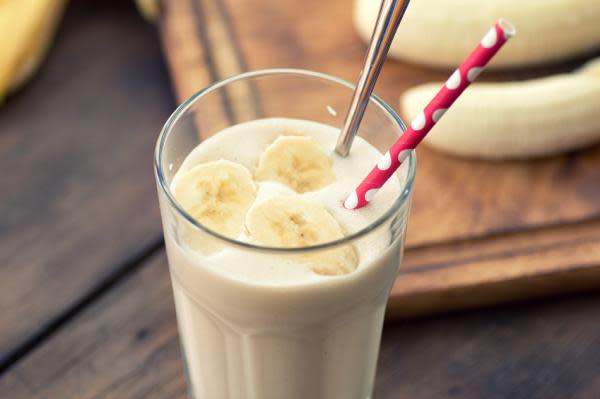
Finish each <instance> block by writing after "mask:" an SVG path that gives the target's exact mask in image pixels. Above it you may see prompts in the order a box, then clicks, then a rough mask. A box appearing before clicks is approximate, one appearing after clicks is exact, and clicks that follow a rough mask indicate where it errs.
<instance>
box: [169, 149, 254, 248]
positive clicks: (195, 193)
mask: <svg viewBox="0 0 600 399" xmlns="http://www.w3.org/2000/svg"><path fill="white" fill-rule="evenodd" d="M172 190H173V195H174V196H175V199H176V200H177V201H178V202H179V204H180V205H181V206H182V207H183V209H184V210H185V211H186V212H187V213H189V214H190V215H191V216H192V217H193V218H194V219H196V220H197V221H198V222H200V223H201V224H203V225H204V226H206V227H208V228H209V229H210V230H213V231H216V232H217V233H220V234H222V235H224V236H227V237H229V238H238V236H239V235H240V233H241V232H242V231H243V229H244V219H245V216H246V212H247V211H248V209H249V208H250V206H251V205H252V203H253V202H254V199H255V197H256V187H255V185H254V181H253V180H252V175H251V174H250V171H248V169H246V168H245V167H244V166H242V165H240V164H237V163H235V162H231V161H226V160H219V161H212V162H207V163H203V164H200V165H196V166H194V167H193V168H191V169H190V170H188V171H186V172H185V173H184V174H183V175H181V176H177V179H176V180H175V181H174V182H173V188H172Z"/></svg>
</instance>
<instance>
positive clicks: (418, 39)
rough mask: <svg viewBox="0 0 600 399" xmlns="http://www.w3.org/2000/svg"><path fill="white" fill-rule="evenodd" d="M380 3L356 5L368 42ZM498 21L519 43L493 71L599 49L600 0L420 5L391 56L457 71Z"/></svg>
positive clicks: (461, 0) (368, 0)
mask: <svg viewBox="0 0 600 399" xmlns="http://www.w3.org/2000/svg"><path fill="white" fill-rule="evenodd" d="M379 3H380V2H378V1H374V0H355V8H354V23H355V26H356V28H357V30H358V33H359V35H360V36H361V37H362V38H363V39H364V40H365V41H368V40H369V39H370V37H371V32H372V29H373V24H374V23H375V19H376V17H377V12H378V8H379ZM498 17H503V18H507V19H508V20H510V21H511V22H513V23H514V24H515V25H516V26H517V29H518V30H519V40H515V41H514V42H512V43H511V44H510V46H507V47H506V48H505V49H503V50H502V52H500V53H499V54H498V55H497V56H496V57H495V58H494V60H493V61H492V62H491V63H490V67H491V68H506V67H519V66H524V65H532V64H541V63H546V62H552V61H558V60H562V59H565V58H569V57H573V56H575V55H578V54H581V53H584V52H586V51H589V50H592V49H594V48H598V47H600V22H599V21H600V1H598V0H551V1H549V0H527V1H523V0H456V1H448V0H418V1H413V2H411V4H410V6H409V7H408V9H407V10H406V14H405V16H404V20H403V21H402V24H400V27H399V28H398V31H397V33H396V38H397V40H395V41H394V42H393V44H392V47H391V48H390V55H391V56H392V57H396V58H401V59H406V60H408V61H411V62H416V63H420V64H425V65H429V66H433V67H443V68H455V67H456V66H457V65H458V64H460V62H461V61H462V60H463V59H464V57H465V56H467V55H468V54H469V52H470V51H471V49H472V46H473V43H477V41H478V40H479V38H480V36H481V35H482V34H483V33H485V32H486V31H487V29H488V27H489V25H490V24H491V23H492V22H493V21H494V20H496V19H497V18H498Z"/></svg>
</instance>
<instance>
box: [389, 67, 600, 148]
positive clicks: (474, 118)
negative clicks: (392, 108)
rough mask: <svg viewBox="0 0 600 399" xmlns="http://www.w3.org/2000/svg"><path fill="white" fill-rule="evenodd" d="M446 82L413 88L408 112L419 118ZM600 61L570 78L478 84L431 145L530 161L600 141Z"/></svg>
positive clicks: (405, 101)
mask: <svg viewBox="0 0 600 399" xmlns="http://www.w3.org/2000/svg"><path fill="white" fill-rule="evenodd" d="M441 85H442V83H430V84H425V85H421V86H417V87H414V88H412V89H409V90H408V91H406V92H405V93H404V95H403V96H402V98H401V100H400V107H401V111H402V114H403V115H404V116H405V117H407V118H408V119H411V118H412V117H415V116H416V115H417V114H418V113H419V112H420V111H421V110H422V109H423V107H424V106H425V105H426V104H427V102H428V101H429V100H430V99H431V98H432V97H433V96H434V95H435V94H436V92H437V91H438V89H439V87H440V86H441ZM599 110H600V59H596V60H594V61H592V62H590V63H588V64H586V65H585V66H584V67H583V68H581V69H579V70H578V71H575V72H573V73H569V74H560V75H554V76H550V77H546V78H540V79H533V80H528V81H520V82H510V83H475V84H473V85H471V87H469V89H467V90H466V91H465V92H464V94H463V95H462V96H461V97H460V98H459V99H458V100H456V103H455V104H454V105H453V106H452V108H450V109H449V110H448V112H446V114H445V115H444V117H443V118H442V119H441V120H440V121H439V123H438V125H437V126H436V127H435V128H434V129H433V130H432V131H431V133H429V135H428V136H427V138H426V139H425V143H427V144H429V145H430V146H431V147H434V148H436V149H439V150H441V151H445V152H448V153H452V154H456V155H463V156H469V157H478V158H487V159H501V158H527V157H535V156H543V155H550V154H555V153H559V152H564V151H569V150H574V149H577V148H581V147H584V146H587V145H590V144H592V143H594V142H597V141H599V140H600V118H598V111H599Z"/></svg>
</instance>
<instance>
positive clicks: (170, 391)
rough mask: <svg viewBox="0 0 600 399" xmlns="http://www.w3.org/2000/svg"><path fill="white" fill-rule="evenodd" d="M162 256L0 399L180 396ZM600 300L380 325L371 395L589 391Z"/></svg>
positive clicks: (11, 382) (54, 342) (597, 366)
mask: <svg viewBox="0 0 600 399" xmlns="http://www.w3.org/2000/svg"><path fill="white" fill-rule="evenodd" d="M172 301H173V299H172V295H171V287H170V283H169V275H168V269H167V265H166V259H165V257H164V255H160V256H156V257H154V258H153V259H151V260H150V261H149V262H148V263H147V264H146V265H144V267H143V268H141V270H138V271H137V272H136V273H135V274H133V275H132V276H131V277H130V278H128V279H127V280H125V281H122V282H121V283H120V284H119V285H118V286H117V287H116V288H115V289H114V290H112V291H110V292H108V293H107V295H105V296H104V297H103V298H101V299H100V300H99V301H98V302H96V303H95V304H93V305H92V306H90V307H89V308H88V309H87V310H85V311H84V312H83V313H82V314H80V315H79V316H77V317H76V318H75V319H73V320H72V321H71V322H70V323H69V324H67V325H65V326H64V328H63V329H61V330H60V331H59V332H58V333H57V334H56V335H54V336H53V337H51V338H50V339H49V340H48V341H46V342H45V343H44V344H43V345H42V346H41V347H39V348H37V349H36V350H35V351H34V352H33V353H31V355H30V356H28V357H27V358H25V359H23V360H22V361H21V362H19V363H18V364H17V365H16V366H15V367H13V368H11V369H10V370H9V372H8V373H7V374H6V375H4V376H3V377H1V378H0V397H2V398H11V399H21V398H28V399H36V398H39V399H42V398H62V399H69V398H78V399H88V398H119V399H142V398H164V399H166V398H182V397H184V390H185V387H184V385H185V384H184V379H183V370H182V367H181V360H180V353H179V349H178V348H179V346H178V342H177V333H176V323H175V315H174V309H173V305H172ZM599 306H600V296H599V295H590V296H587V297H576V298H571V299H564V300H562V301H554V302H549V303H546V304H543V303H538V304H535V303H534V304H527V305H523V306H519V307H516V306H513V307H506V308H496V309H488V310H483V311H478V312H476V313H466V314H459V315H452V316H445V317H439V318H435V319H424V320H407V321H403V322H397V323H388V324H386V326H385V328H384V334H383V341H382V348H381V355H380V361H379V369H378V375H377V380H376V395H377V396H376V397H377V398H381V399H386V398H390V399H397V398H403V397H408V398H415V399H417V398H436V399H437V398H446V397H457V398H463V399H475V398H481V399H490V398H511V399H521V398H522V399H537V398H539V399H564V398H572V399H577V398H581V399H584V398H590V399H591V398H594V397H595V396H594V395H595V394H597V393H598V392H599V389H600V357H598V355H597V354H598V352H599V351H600V335H598V331H600V319H598V317H597V311H598V307H599Z"/></svg>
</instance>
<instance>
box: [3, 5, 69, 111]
mask: <svg viewBox="0 0 600 399" xmlns="http://www.w3.org/2000/svg"><path fill="white" fill-rule="evenodd" d="M65 4H66V1H65V0H3V1H0V29H2V30H4V33H3V34H2V35H3V37H4V39H3V41H2V44H1V47H0V50H1V52H2V57H0V99H2V98H4V97H5V96H6V95H7V94H8V93H10V92H13V91H15V90H17V89H18V88H20V87H21V86H22V85H23V84H25V82H26V81H27V80H28V79H29V78H30V77H31V76H32V75H33V74H34V73H35V71H36V70H37V69H38V67H39V66H40V64H41V62H42V60H43V58H44V55H45V54H46V52H47V50H48V48H49V46H50V44H51V42H52V38H53V37H54V33H55V31H56V28H57V26H58V22H59V21H60V19H61V16H62V12H63V10H64V6H65Z"/></svg>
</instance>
